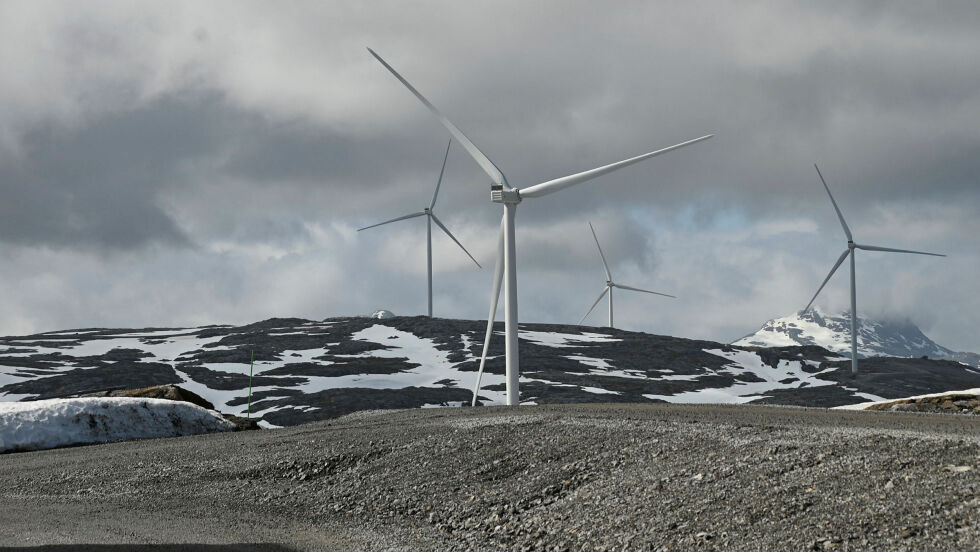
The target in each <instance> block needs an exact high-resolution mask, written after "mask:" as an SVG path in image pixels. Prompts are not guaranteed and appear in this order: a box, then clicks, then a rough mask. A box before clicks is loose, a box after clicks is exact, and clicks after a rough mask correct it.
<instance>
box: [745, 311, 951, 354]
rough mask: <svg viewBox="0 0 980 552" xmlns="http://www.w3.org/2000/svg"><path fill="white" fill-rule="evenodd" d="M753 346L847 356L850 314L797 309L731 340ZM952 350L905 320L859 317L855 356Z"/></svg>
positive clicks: (848, 351)
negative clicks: (808, 347)
mask: <svg viewBox="0 0 980 552" xmlns="http://www.w3.org/2000/svg"><path fill="white" fill-rule="evenodd" d="M732 345H741V346H755V347H788V346H793V345H817V346H819V347H823V348H825V349H827V350H829V351H833V352H835V353H840V354H842V355H845V356H847V357H850V354H851V314H850V312H848V311H845V312H843V313H841V314H839V315H835V314H827V313H821V312H818V311H817V310H816V309H811V310H809V311H806V312H803V311H800V312H797V313H796V314H792V315H790V316H784V317H783V318H775V319H772V320H768V321H766V323H765V324H763V325H762V328H761V329H759V331H757V332H755V333H754V334H752V335H748V336H746V337H743V338H742V339H739V340H738V341H736V342H734V343H732ZM953 354H954V352H953V351H952V350H950V349H947V348H946V347H943V346H942V345H939V344H937V343H936V342H934V341H933V340H931V339H929V338H928V337H926V336H925V334H923V333H922V330H920V329H919V328H918V327H916V325H915V324H913V323H912V322H910V321H908V320H902V321H881V320H874V319H871V318H866V317H863V316H858V356H859V357H872V356H891V357H914V358H918V357H922V356H926V357H929V358H952V355H953Z"/></svg>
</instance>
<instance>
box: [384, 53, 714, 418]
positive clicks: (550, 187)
mask: <svg viewBox="0 0 980 552" xmlns="http://www.w3.org/2000/svg"><path fill="white" fill-rule="evenodd" d="M368 51H369V52H371V55H373V56H374V57H375V59H377V60H378V61H379V62H381V64H382V65H384V66H385V68H386V69H388V71H390V72H391V74H392V75H394V76H395V78H397V79H398V80H399V81H401V83H402V84H403V85H405V87H406V88H408V89H409V91H411V92H412V94H414V95H415V97H416V98H418V100H419V101H420V102H422V104H423V105H425V106H426V107H427V108H428V109H429V111H431V112H432V114H433V115H435V117H436V119H438V120H439V122H440V123H442V125H443V126H444V127H446V130H448V131H449V134H450V135H451V136H452V137H453V138H454V139H455V140H456V141H457V142H458V143H459V144H460V145H462V146H463V149H465V150H466V152H467V153H468V154H470V157H472V158H473V160H474V161H476V163H477V164H478V165H479V166H480V168H481V169H483V172H485V173H487V176H489V177H490V180H491V182H492V184H491V185H490V199H491V201H493V202H494V203H501V204H503V206H504V215H503V218H502V219H501V223H500V224H501V229H500V239H499V240H498V245H497V267H496V271H495V272H494V285H493V292H492V293H491V295H490V304H491V307H490V315H489V316H488V317H487V332H486V337H485V338H484V343H483V356H482V358H481V359H480V369H479V372H478V374H477V384H476V388H475V389H474V396H473V402H474V404H475V402H476V394H477V393H478V392H479V388H480V378H481V376H482V374H483V367H484V365H485V363H486V359H487V349H488V347H489V345H490V335H491V333H492V332H493V321H494V317H495V315H496V311H497V300H498V297H499V295H500V285H501V283H504V294H505V301H504V328H505V329H504V354H505V362H506V380H507V392H506V395H507V397H506V403H507V404H508V405H517V404H520V393H519V392H518V381H519V377H520V357H519V353H518V348H517V250H516V240H515V230H514V217H515V214H516V212H517V205H518V204H519V203H520V202H521V201H522V200H523V199H527V198H537V197H543V196H546V195H548V194H551V193H554V192H557V191H558V190H561V189H564V188H567V187H569V186H573V185H575V184H580V183H582V182H585V181H587V180H591V179H593V178H596V177H599V176H602V175H604V174H607V173H610V172H613V171H615V170H618V169H621V168H623V167H627V166H629V165H632V164H634V163H639V162H640V161H643V160H644V159H649V158H651V157H654V156H657V155H660V154H662V153H667V152H668V151H673V150H675V149H678V148H682V147H684V146H688V145H690V144H694V143H696V142H700V141H702V140H707V139H708V138H711V136H712V135H710V134H709V135H707V136H702V137H700V138H695V139H694V140H688V141H686V142H681V143H680V144H676V145H673V146H670V147H667V148H663V149H659V150H656V151H652V152H649V153H645V154H643V155H638V156H636V157H631V158H629V159H625V160H623V161H619V162H617V163H611V164H609V165H604V166H602V167H598V168H595V169H592V170H588V171H584V172H580V173H576V174H572V175H569V176H565V177H562V178H556V179H554V180H549V181H548V182H542V183H541V184H536V185H534V186H530V187H527V188H524V189H520V190H518V189H517V188H514V187H512V186H511V185H510V184H509V183H508V182H507V179H506V178H505V177H504V173H503V172H501V170H500V169H498V168H497V166H496V165H494V163H493V161H490V158H488V157H487V156H486V155H485V154H484V153H483V152H482V151H480V149H479V148H477V147H476V145H474V144H473V142H471V141H470V139H469V138H467V137H466V136H465V135H464V134H463V132H462V131H461V130H459V128H457V127H456V125H454V124H453V123H452V122H451V121H450V120H449V119H447V118H446V116H445V115H443V114H442V113H441V112H440V111H439V110H438V109H436V107H435V106H434V105H432V104H431V103H430V102H429V100H427V99H425V97H424V96H422V94H421V93H419V91H418V90H416V89H415V87H414V86H412V85H411V84H410V83H409V82H408V81H407V80H405V78H404V77H402V76H401V75H400V74H398V72H397V71H395V69H394V68H392V66H391V65H388V63H387V62H386V61H385V60H383V59H381V56H379V55H378V54H376V53H375V52H374V50H372V49H370V48H368ZM505 274H506V278H504V275H505Z"/></svg>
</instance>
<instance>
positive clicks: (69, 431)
mask: <svg viewBox="0 0 980 552" xmlns="http://www.w3.org/2000/svg"><path fill="white" fill-rule="evenodd" d="M234 428H235V425H234V424H232V423H231V422H229V421H227V420H225V419H224V418H222V417H221V415H219V414H218V413H217V412H214V411H211V410H206V409H204V408H201V407H200V406H197V405H194V404H190V403H185V402H177V401H168V400H164V399H143V398H129V397H98V398H80V399H50V400H44V401H29V402H13V403H10V402H6V403H0V452H11V451H27V450H42V449H50V448H57V447H65V446H71V445H82V444H90V443H104V442H108V441H122V440H129V439H152V438H158V437H178V436H182V435H197V434H200V433H212V432H216V431H231V430H233V429H234Z"/></svg>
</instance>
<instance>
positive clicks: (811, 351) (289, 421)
mask: <svg viewBox="0 0 980 552" xmlns="http://www.w3.org/2000/svg"><path fill="white" fill-rule="evenodd" d="M502 329H503V328H502V325H500V324H498V326H497V327H496V332H495V333H494V337H493V340H492V341H491V346H490V351H489V357H488V360H487V367H486V374H485V376H484V378H483V382H484V387H483V389H482V390H481V392H480V396H479V399H480V400H479V402H480V403H481V404H502V403H503V401H504V387H505V386H504V358H503V339H502V335H501V330H502ZM484 331H485V323H481V322H479V321H465V320H449V319H439V318H435V319H430V318H427V317H393V318H384V319H377V318H368V317H355V318H337V319H328V320H324V321H310V320H302V319H270V320H266V321H263V322H259V323H256V324H250V325H247V326H208V327H199V328H186V329H144V330H106V329H88V330H78V331H65V332H52V333H44V334H38V335H32V336H19V337H7V338H0V401H21V400H37V399H48V398H55V397H66V396H71V395H77V394H83V393H91V392H96V391H102V390H106V389H118V388H138V387H146V386H150V385H161V384H170V383H172V384H176V385H180V386H181V387H184V388H186V389H187V390H189V391H192V392H194V393H196V394H198V395H200V396H202V397H203V398H205V399H206V400H208V401H210V402H211V403H213V404H214V405H215V408H216V409H217V410H218V411H220V412H223V413H227V414H236V415H240V416H244V415H245V414H246V412H250V413H251V416H252V417H253V418H260V419H262V420H263V422H264V423H266V424H271V425H293V424H297V423H302V422H308V421H314V420H319V419H325V418H330V417H334V416H338V415H342V414H346V413H349V412H353V411H357V410H368V409H378V408H416V407H423V406H438V405H446V406H448V405H460V404H468V403H469V401H470V399H471V397H472V385H473V383H474V381H475V375H476V370H477V367H478V365H479V355H480V353H481V351H482V341H483V334H484ZM520 347H521V355H522V358H521V369H522V373H521V400H522V402H524V403H525V404H528V403H538V404H541V403H559V402H646V401H668V402H723V403H743V402H758V401H767V402H782V403H786V404H807V405H812V406H836V405H838V404H847V403H849V402H860V401H862V400H867V399H868V398H875V397H882V398H887V397H892V396H900V395H899V394H904V395H907V394H909V391H910V390H911V391H913V392H919V393H924V392H931V391H941V390H944V389H951V388H966V387H976V386H980V371H976V372H974V371H970V370H969V369H968V368H967V367H964V366H962V365H959V364H954V363H945V364H943V363H938V362H935V361H926V360H920V359H906V361H905V364H901V365H896V366H895V367H889V366H884V365H882V366H880V367H878V368H876V371H870V372H869V374H868V375H867V376H862V378H863V379H859V380H857V381H852V380H849V379H845V375H844V374H846V373H847V372H848V367H847V366H846V364H847V363H846V362H845V361H843V360H842V359H840V358H839V357H836V356H834V355H833V354H832V353H830V352H829V351H827V350H825V349H822V348H819V347H795V348H789V349H763V350H751V349H745V348H742V347H735V346H729V345H723V344H719V343H714V342H707V341H695V340H688V339H681V338H673V337H665V336H656V335H650V334H644V333H639V332H627V331H622V330H615V329H602V330H601V331H600V330H597V329H595V328H583V327H580V326H568V325H547V324H522V325H521V329H520ZM253 353H254V358H255V363H254V366H251V371H252V374H251V377H250V374H249V371H250V360H251V358H252V355H253ZM889 370H891V371H892V372H894V375H895V377H891V376H889V373H890V372H889ZM930 370H940V371H939V372H937V373H936V374H932V373H931V372H930ZM913 373H914V374H913ZM912 376H914V377H912ZM250 385H251V400H250V397H249V386H250Z"/></svg>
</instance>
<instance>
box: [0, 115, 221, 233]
mask: <svg viewBox="0 0 980 552" xmlns="http://www.w3.org/2000/svg"><path fill="white" fill-rule="evenodd" d="M188 111H189V110H188V108H187V106H183V105H179V104H173V103H163V104H160V105H156V106H152V107H150V108H147V109H142V110H137V111H134V112H128V113H121V114H116V115H114V116H110V117H106V118H102V119H100V120H98V121H96V122H94V123H93V124H91V125H86V126H84V127H82V128H80V129H78V130H62V129H53V128H43V129H38V130H36V131H34V132H32V133H31V134H30V135H29V136H28V137H27V139H26V140H25V142H24V146H23V148H24V151H25V152H26V153H25V154H24V155H23V156H22V157H21V158H19V159H16V160H14V159H8V160H7V161H6V162H5V163H3V164H2V165H0V186H2V189H0V193H2V194H3V196H4V205H5V208H4V211H5V213H4V216H2V217H0V239H2V240H4V241H10V242H14V243H23V244H37V245H53V246H74V245H87V246H98V247H105V248H122V249H129V248H135V247H140V246H143V245H145V244H147V243H150V242H165V243H173V244H187V243H188V237H187V236H185V235H184V234H183V233H182V232H181V231H180V229H179V228H177V227H176V225H175V224H174V221H173V220H172V219H171V218H170V217H169V216H168V215H167V214H166V213H165V212H164V211H163V210H162V209H161V208H160V206H159V205H158V204H157V201H156V197H157V194H158V193H159V192H160V191H161V190H162V189H164V188H166V187H168V186H171V185H173V184H174V180H175V179H177V178H178V174H179V173H178V171H177V168H178V167H179V165H180V163H181V162H182V161H185V160H188V159H193V158H194V157H196V156H198V155H200V154H201V152H204V151H208V149H210V148H211V147H213V146H214V144H215V141H216V138H217V136H215V133H214V131H216V130H217V128H216V127H215V126H214V125H213V122H214V121H213V120H212V119H213V118H212V117H210V116H209V113H211V111H210V110H208V109H206V108H200V107H196V108H193V109H192V110H190V111H193V113H189V112H188Z"/></svg>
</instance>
